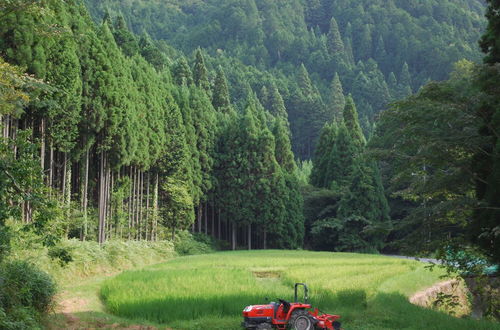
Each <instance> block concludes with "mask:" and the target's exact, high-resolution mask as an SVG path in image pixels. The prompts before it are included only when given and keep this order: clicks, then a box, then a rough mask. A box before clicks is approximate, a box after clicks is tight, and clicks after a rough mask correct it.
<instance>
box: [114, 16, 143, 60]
mask: <svg viewBox="0 0 500 330" xmlns="http://www.w3.org/2000/svg"><path fill="white" fill-rule="evenodd" d="M113 36H114V37H115V40H116V44H117V45H118V46H120V48H121V49H122V51H123V53H124V54H125V55H127V56H133V55H135V54H137V53H139V44H138V42H137V39H136V37H135V35H134V34H133V33H131V32H130V31H129V30H128V28H127V23H125V18H124V17H123V15H119V16H118V17H117V18H116V21H115V24H114V28H113Z"/></svg>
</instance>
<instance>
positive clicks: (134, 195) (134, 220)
mask: <svg viewBox="0 0 500 330" xmlns="http://www.w3.org/2000/svg"><path fill="white" fill-rule="evenodd" d="M133 182H134V189H133V190H132V231H134V230H137V228H136V225H137V218H136V216H135V210H136V208H137V169H136V168H135V166H134V178H133ZM133 238H134V239H137V232H136V233H135V234H134V235H133Z"/></svg>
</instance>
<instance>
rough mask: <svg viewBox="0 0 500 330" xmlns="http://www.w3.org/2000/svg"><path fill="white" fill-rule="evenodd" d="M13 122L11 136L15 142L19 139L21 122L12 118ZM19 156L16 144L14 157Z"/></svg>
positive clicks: (15, 144)
mask: <svg viewBox="0 0 500 330" xmlns="http://www.w3.org/2000/svg"><path fill="white" fill-rule="evenodd" d="M11 122H12V127H11V134H12V140H15V139H16V138H17V127H18V125H19V121H18V120H17V119H14V118H11ZM15 154H17V143H14V155H15Z"/></svg>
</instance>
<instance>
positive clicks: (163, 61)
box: [139, 33, 167, 71]
mask: <svg viewBox="0 0 500 330" xmlns="http://www.w3.org/2000/svg"><path fill="white" fill-rule="evenodd" d="M139 49H140V53H141V55H142V57H144V58H145V59H146V61H148V62H149V63H151V64H152V65H153V66H154V67H155V68H156V70H158V71H160V70H162V69H163V68H165V66H166V65H167V58H166V56H165V54H164V53H163V52H161V51H160V50H159V49H158V47H156V45H155V44H154V42H153V40H152V39H151V37H150V36H149V35H148V34H146V33H145V34H144V35H142V36H141V38H140V40H139Z"/></svg>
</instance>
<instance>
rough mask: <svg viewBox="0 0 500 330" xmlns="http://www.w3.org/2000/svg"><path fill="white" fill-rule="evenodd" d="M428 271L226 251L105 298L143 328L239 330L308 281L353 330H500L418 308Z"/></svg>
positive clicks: (151, 272) (113, 285) (322, 255)
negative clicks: (245, 312) (244, 317)
mask: <svg viewBox="0 0 500 330" xmlns="http://www.w3.org/2000/svg"><path fill="white" fill-rule="evenodd" d="M424 266H425V265H424V264H422V263H419V262H416V261H411V260H403V259H396V258H389V257H383V256H377V255H366V254H347V253H326V252H306V251H248V252H246V251H245V252H222V253H215V254H210V255H202V256H190V257H182V258H177V259H174V260H171V261H169V262H166V263H163V264H159V265H155V266H152V267H147V268H145V269H142V270H139V271H127V272H124V273H122V274H121V275H119V276H117V277H115V278H112V279H108V280H106V281H105V282H104V283H103V285H102V287H101V291H100V294H101V297H102V299H103V301H104V303H105V305H106V308H107V310H108V311H109V312H111V313H113V314H116V315H119V316H121V317H126V318H130V319H132V320H135V321H136V322H140V321H141V320H142V321H143V320H147V321H149V322H154V323H159V324H164V325H167V326H169V327H171V328H173V329H239V328H240V326H239V324H240V322H241V311H242V309H243V308H244V307H245V306H246V305H251V304H260V303H264V302H265V297H269V298H271V300H275V299H276V298H277V297H279V298H284V299H287V300H292V299H293V289H292V287H293V284H294V283H295V282H305V283H307V284H308V286H309V288H310V298H311V299H310V300H311V302H312V304H313V305H314V306H317V307H319V308H320V309H322V310H325V311H327V312H330V313H335V314H340V315H341V316H342V321H343V325H344V328H346V329H500V326H499V324H496V323H488V322H477V321H474V320H467V319H457V318H453V317H451V316H449V315H446V314H444V313H440V312H437V311H433V310H427V309H423V308H420V307H417V306H413V305H411V304H410V303H409V302H408V296H409V295H411V294H412V293H414V292H416V291H418V290H421V289H423V288H426V287H429V286H431V285H432V284H433V283H435V282H438V281H439V280H440V278H439V276H440V275H442V274H441V273H440V272H438V271H434V272H429V271H428V270H426V269H425V268H424ZM262 276H270V277H269V278H261V277H262Z"/></svg>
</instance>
